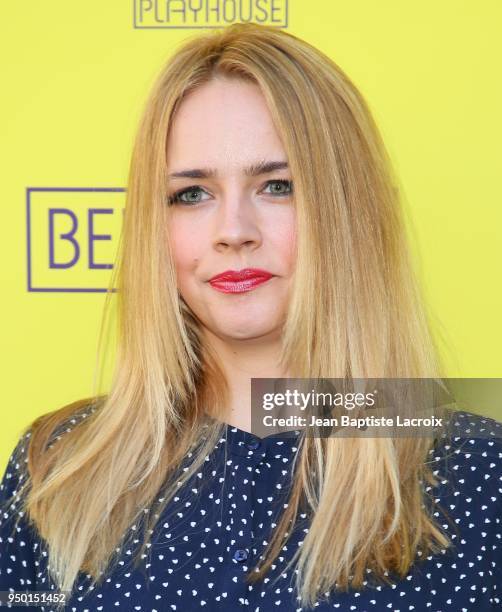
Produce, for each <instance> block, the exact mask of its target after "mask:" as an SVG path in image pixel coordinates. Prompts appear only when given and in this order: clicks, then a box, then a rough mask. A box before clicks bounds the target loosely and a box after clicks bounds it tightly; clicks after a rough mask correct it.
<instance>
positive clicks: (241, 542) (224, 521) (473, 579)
mask: <svg viewBox="0 0 502 612" xmlns="http://www.w3.org/2000/svg"><path fill="white" fill-rule="evenodd" d="M87 414H88V413H86V412H83V413H82V414H81V415H79V418H85V416H86V415H87ZM454 414H455V419H456V420H457V422H456V424H459V423H460V424H461V425H463V426H464V429H465V431H466V432H467V433H466V435H465V436H458V437H457V436H455V437H448V438H446V439H443V440H441V441H439V442H438V444H437V445H436V447H435V448H433V449H432V450H431V451H430V462H431V463H432V464H434V474H435V475H436V476H437V477H438V479H439V484H438V485H437V487H435V489H434V490H433V491H431V490H430V489H431V487H429V486H427V487H426V489H427V490H428V491H429V494H430V495H432V497H434V500H435V501H436V502H437V503H439V505H440V506H441V507H442V508H444V509H445V510H446V511H447V513H448V515H449V516H450V517H451V518H452V519H453V521H454V522H455V524H456V526H457V527H458V530H459V531H458V534H457V533H456V532H455V531H456V530H454V529H452V527H451V525H450V524H449V523H448V521H446V520H445V519H444V518H443V515H442V514H439V512H437V511H435V512H434V516H435V517H436V518H438V520H439V521H440V523H441V524H442V526H443V527H444V529H445V530H446V531H447V533H448V534H449V536H450V538H451V539H452V541H453V544H454V545H455V548H454V549H451V548H449V549H446V550H442V552H441V553H440V554H437V555H435V556H427V557H426V558H425V557H424V558H423V559H421V560H420V563H417V564H415V565H414V566H413V568H412V570H411V571H410V572H409V574H408V575H407V576H406V577H405V578H403V579H401V580H399V581H397V582H396V583H395V584H393V585H392V586H390V585H389V586H372V587H368V586H366V587H365V588H363V589H361V590H351V591H349V592H346V593H343V592H341V593H336V592H334V591H332V592H331V593H327V594H325V598H324V599H323V598H320V600H318V602H317V603H316V605H315V610H317V611H318V612H327V611H328V610H330V611H331V610H340V611H343V612H345V611H352V610H354V611H356V612H363V611H369V612H382V611H384V610H392V611H393V612H405V611H408V610H415V611H416V612H423V611H430V612H447V611H450V610H451V612H473V611H476V612H483V611H488V610H490V611H493V610H502V526H501V519H502V423H500V422H499V421H495V420H493V419H490V418H488V417H481V416H478V415H474V414H472V413H469V412H465V411H456V412H455V413H454ZM72 422H73V423H76V422H77V420H76V419H75V418H74V419H73V420H72ZM471 427H472V429H471ZM470 431H473V432H474V431H478V432H479V431H483V432H485V433H486V435H485V433H483V435H482V436H478V435H477V434H475V433H472V435H471V434H469V432H470ZM29 435H30V434H29V432H28V433H27V434H26V435H25V436H24V437H22V438H21V439H20V441H19V443H18V445H17V446H16V448H15V450H14V452H13V453H12V455H11V458H10V461H9V464H8V466H7V469H6V472H5V474H4V477H3V481H2V484H1V486H0V501H5V500H6V499H7V498H8V497H10V496H11V495H12V494H15V492H16V490H17V489H18V486H19V484H20V483H21V482H22V481H23V480H24V478H25V468H26V449H27V443H28V441H29V440H28V438H29ZM298 435H299V434H298V432H296V434H295V435H293V436H292V437H291V436H287V435H286V436H284V435H274V436H269V437H266V438H263V439H260V438H257V437H256V436H255V435H253V434H251V433H249V432H246V431H243V430H241V429H238V428H235V427H232V426H230V425H227V426H226V428H225V435H224V436H223V437H222V438H221V439H220V440H219V442H218V444H217V445H216V446H215V448H214V451H212V453H211V454H210V455H208V456H206V461H205V463H204V465H203V468H202V469H201V471H200V472H198V473H196V474H194V476H193V477H192V479H191V480H189V481H188V482H187V483H184V484H183V485H182V486H181V487H180V489H179V492H178V493H177V495H176V496H175V497H174V499H173V500H172V501H171V504H170V505H168V506H167V508H166V510H165V513H164V515H163V516H161V517H160V519H159V521H158V523H157V524H156V527H155V529H154V533H153V534H152V539H151V545H150V546H149V548H148V554H147V557H148V558H145V564H144V568H143V569H141V566H140V567H138V568H136V569H135V568H134V567H133V564H132V557H133V554H134V551H133V550H131V548H128V547H126V548H125V549H124V550H123V551H122V553H121V557H120V561H119V562H118V565H117V566H116V568H117V569H115V570H113V572H112V573H111V575H109V576H108V577H106V579H105V580H104V581H103V582H102V583H101V585H99V586H98V587H95V588H92V589H90V590H87V587H88V586H89V585H90V580H89V578H90V577H89V576H88V575H85V574H83V573H81V574H79V580H78V583H77V587H76V590H75V591H74V593H73V595H72V596H71V598H70V600H69V602H68V603H67V606H66V608H65V609H66V610H70V611H72V612H77V611H78V612H86V611H88V612H95V611H97V610H104V611H105V612H110V611H111V610H116V609H119V610H131V611H133V610H138V611H148V612H155V611H156V612H161V611H171V610H180V611H183V612H186V611H192V610H207V611H212V610H214V611H217V610H218V611H219V610H227V611H231V612H235V611H237V610H245V611H249V612H271V611H273V610H278V611H281V612H300V611H301V610H305V608H301V607H300V605H299V602H298V597H297V595H296V593H295V589H294V580H293V578H294V575H293V574H294V571H295V570H294V569H293V570H289V571H288V572H284V567H285V564H286V563H287V561H288V560H290V559H291V556H292V554H293V553H294V551H295V550H296V549H297V547H298V546H301V544H302V542H303V538H304V537H305V534H306V533H307V532H308V522H307V521H306V515H305V514H301V515H300V517H299V522H298V525H297V527H295V529H293V530H292V534H291V536H290V539H289V540H288V541H287V542H286V544H285V545H284V546H283V549H282V552H281V554H280V556H279V557H278V558H277V559H276V561H275V562H274V564H273V565H272V569H271V570H270V572H269V574H268V575H267V577H265V579H264V580H263V581H261V582H259V583H256V584H254V585H248V584H247V583H246V582H245V581H244V575H245V574H246V573H247V572H248V570H250V569H251V568H252V567H254V565H255V563H256V561H257V559H258V558H260V557H261V556H262V555H261V553H262V552H263V551H264V549H265V545H266V543H267V541H268V540H269V537H270V532H271V530H272V529H273V528H274V527H275V526H276V523H277V519H278V515H279V512H280V510H282V509H283V507H284V504H285V503H287V502H286V501H285V500H286V498H287V492H288V487H289V484H288V479H289V478H290V474H289V470H288V464H290V462H291V460H292V458H293V457H294V455H295V453H296V451H297V450H298V447H297V443H298ZM14 499H15V497H14ZM14 503H16V502H14ZM145 512H148V510H147V509H145ZM9 516H10V515H7V514H6V513H4V514H3V515H1V516H0V591H8V590H11V591H12V590H14V591H49V590H56V589H55V585H53V584H51V582H50V579H49V576H48V573H47V565H46V561H47V548H46V544H45V543H44V541H43V540H42V539H41V538H40V537H39V536H38V535H37V533H36V531H35V530H34V529H33V528H32V527H31V526H30V525H29V524H28V523H27V521H25V518H24V516H22V517H21V521H20V523H19V526H18V528H17V530H16V531H15V532H14V533H11V531H12V519H11V518H9ZM135 528H136V526H135V525H133V526H131V530H132V532H133V531H134V529H135ZM132 532H131V533H132ZM133 535H134V534H133ZM131 541H132V540H131ZM136 541H138V540H136ZM419 554H420V553H419ZM367 571H368V572H369V570H367ZM275 578H277V580H276V581H274V579H275ZM25 609H26V608H25ZM30 609H33V610H45V611H47V612H49V610H52V609H54V606H51V605H46V606H41V607H36V608H35V607H32V608H30Z"/></svg>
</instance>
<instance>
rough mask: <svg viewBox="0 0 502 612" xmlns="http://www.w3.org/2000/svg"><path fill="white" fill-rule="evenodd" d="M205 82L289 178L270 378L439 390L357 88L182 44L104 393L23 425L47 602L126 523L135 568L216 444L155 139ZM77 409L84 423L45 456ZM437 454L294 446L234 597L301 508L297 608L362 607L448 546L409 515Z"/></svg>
mask: <svg viewBox="0 0 502 612" xmlns="http://www.w3.org/2000/svg"><path fill="white" fill-rule="evenodd" d="M214 75H224V76H226V77H228V78H239V79H246V80H249V81H251V82H254V83H256V84H258V85H259V87H260V88H261V91H262V92H263V95H264V96H265V98H266V101H267V103H268V107H269V109H270V112H271V114H272V117H273V120H274V123H275V125H276V128H277V130H278V133H279V134H280V136H281V139H282V142H283V145H284V148H285V151H286V154H287V159H288V162H289V165H290V168H291V173H292V177H293V181H294V194H295V195H294V198H295V206H296V210H297V228H298V231H297V235H298V244H297V265H296V270H295V278H294V287H293V290H292V294H291V301H290V304H289V310H288V316H287V320H286V322H285V324H284V330H283V353H282V359H281V363H283V364H285V365H287V369H288V371H289V372H291V373H292V376H295V377H299V378H309V377H312V378H315V377H317V378H322V377H331V378H343V377H349V378H350V377H354V378H356V377H361V378H366V377H368V378H371V377H375V378H379V377H388V378H389V377H396V378H397V377H410V378H414V377H416V378H419V377H428V378H433V377H437V376H442V375H443V372H442V371H441V367H442V366H441V365H440V361H439V358H438V357H437V354H438V351H437V346H436V345H435V343H434V341H433V339H432V334H431V325H430V314H428V313H427V309H426V306H425V304H424V301H423V298H422V297H421V293H420V287H419V283H418V281H417V275H416V273H415V272H414V270H413V266H412V255H411V252H410V249H409V244H408V240H407V238H406V226H405V220H404V215H403V207H402V200H401V197H400V190H399V188H398V183H397V180H396V178H395V176H394V175H393V172H392V169H391V164H390V161H389V157H388V154H387V153H386V150H385V147H384V144H383V142H382V139H381V136H380V135H379V131H378V129H377V127H376V125H375V121H374V119H373V118H372V115H371V112H370V110H369V108H368V106H367V104H366V103H365V101H364V99H363V98H362V96H361V94H360V93H359V91H358V90H357V88H356V87H355V86H354V85H353V83H352V82H351V81H350V80H349V79H348V77H347V76H346V75H345V74H344V73H343V71H342V70H341V69H340V68H339V67H338V66H337V65H336V64H335V63H334V62H333V61H332V60H331V59H330V58H328V57H327V56H325V55H324V54H323V53H321V52H320V51H319V50H317V49H316V48H314V47H313V46H311V45H310V44H308V43H307V42H305V41H302V40H300V39H298V38H296V37H295V36H293V35H292V34H290V33H287V32H284V31H280V30H278V29H276V28H273V27H269V26H263V25H257V24H250V23H248V24H241V23H239V24H234V25H231V26H229V27H226V28H224V29H222V30H216V31H212V32H211V33H209V34H204V35H198V36H196V37H195V38H193V39H189V40H187V41H185V42H184V43H183V45H182V46H181V47H180V48H179V49H178V50H177V52H176V53H175V54H174V55H173V56H172V57H171V58H170V59H169V60H168V61H167V63H166V65H165V66H164V68H163V69H162V71H161V73H160V76H159V77H158V79H157V81H156V82H155V84H154V86H153V89H152V91H151V93H150V96H149V97H148V100H147V103H146V106H145V108H144V112H143V114H142V118H141V121H140V125H139V128H138V131H137V136H136V140H135V144H134V149H133V154H132V159H131V165H130V173H129V179H128V185H127V196H126V198H127V199H126V208H125V215H124V222H123V228H122V234H121V240H120V248H119V254H118V259H117V264H116V266H115V270H114V273H113V275H112V279H111V283H110V287H116V288H117V295H116V297H117V306H118V312H117V323H118V332H117V333H118V336H117V337H118V342H117V356H116V362H115V369H114V371H113V379H112V383H111V387H110V390H109V392H108V393H106V394H104V393H97V392H96V393H95V395H94V396H93V397H92V398H89V399H88V400H87V399H86V400H82V401H80V402H76V403H75V404H72V405H70V406H67V407H65V408H63V409H61V410H57V411H55V412H53V413H50V414H47V415H44V416H42V417H40V418H38V419H37V420H36V421H34V423H32V424H31V426H30V431H31V436H30V445H29V450H28V471H29V479H28V481H27V483H26V485H27V486H26V500H25V509H26V512H27V515H28V516H29V517H30V519H31V520H32V521H33V522H34V523H35V524H36V526H37V528H38V530H39V533H40V534H41V536H43V538H45V540H46V542H47V543H48V544H49V570H50V572H51V576H52V578H53V580H55V581H56V582H57V584H58V585H59V588H61V589H71V588H72V587H73V585H74V584H75V581H76V578H77V575H78V572H79V571H84V572H87V573H89V574H90V575H91V576H92V578H93V580H94V581H96V583H97V582H99V580H101V579H102V578H103V577H104V576H106V574H107V572H109V571H110V570H111V568H112V566H113V563H114V561H116V560H117V559H118V558H119V554H117V551H118V550H120V546H121V543H122V540H123V536H124V534H126V533H127V531H128V529H129V528H130V526H131V525H132V524H135V526H138V529H139V526H140V527H141V529H142V533H143V539H142V545H141V548H140V550H139V552H138V555H137V560H138V562H139V561H141V559H143V558H144V557H145V555H144V550H145V547H146V545H147V542H148V538H149V536H150V535H151V533H152V529H153V526H154V524H155V522H156V520H157V519H158V517H159V516H160V513H161V512H162V509H163V508H164V507H165V505H166V504H167V503H168V502H169V500H170V499H171V497H172V496H173V495H174V493H175V492H176V490H177V487H178V486H179V485H177V482H176V480H177V479H178V477H176V478H174V476H177V468H179V466H180V465H181V464H182V462H185V461H186V460H187V458H188V457H191V458H192V460H191V461H190V467H189V470H188V471H186V472H184V474H183V479H186V480H188V479H189V478H190V476H191V475H192V474H194V473H195V471H196V470H197V469H198V468H199V467H200V466H201V464H202V463H203V461H204V457H205V455H206V454H207V453H208V452H210V451H211V449H212V448H214V445H215V444H216V443H217V441H218V439H219V437H220V436H221V434H222V431H223V427H224V415H225V411H224V408H225V406H226V405H227V404H226V403H227V400H228V387H227V384H226V381H225V379H224V376H223V373H222V369H221V367H220V365H219V364H218V360H217V358H216V356H215V355H214V354H212V353H211V352H210V350H209V348H208V347H207V346H206V345H204V344H203V342H202V334H201V327H200V322H199V321H198V319H197V317H196V316H195V315H194V313H192V312H191V310H190V308H189V307H188V306H187V304H186V303H185V302H184V301H183V299H182V298H181V297H180V295H179V293H178V290H177V285H176V275H175V270H174V266H173V261H172V257H171V251H170V248H169V243H168V241H167V235H166V227H167V224H168V222H169V211H168V209H167V207H166V194H167V185H168V179H167V168H166V140H167V134H168V132H169V129H170V125H171V123H172V120H173V116H174V113H175V111H176V109H177V107H178V106H179V104H180V103H181V102H182V101H183V97H184V96H185V95H187V94H188V93H189V92H191V91H193V90H195V89H196V88H197V87H199V86H200V85H201V84H203V83H205V82H207V81H208V80H209V79H211V78H212V77H213V76H214ZM111 295H112V292H111V290H110V292H109V294H108V295H107V301H106V306H105V316H104V317H103V321H104V320H105V318H106V312H107V311H108V310H109V307H110V296H111ZM103 329H104V327H103V326H102V328H101V334H100V346H101V344H102V337H103ZM94 391H96V389H94ZM85 407H90V409H91V414H90V415H89V416H88V417H87V418H86V419H84V420H82V421H81V422H79V423H78V424H77V426H74V427H73V428H71V430H69V431H68V432H66V433H65V435H63V436H60V437H58V439H57V440H56V441H55V442H54V443H50V442H51V440H52V439H53V438H54V436H55V433H56V432H57V431H59V429H61V428H64V427H65V423H67V422H68V419H70V418H71V417H72V415H74V414H75V413H76V411H78V410H79V409H80V408H85ZM58 428H59V429H58ZM49 443H50V444H49ZM432 444H433V440H431V439H430V438H423V437H415V438H398V439H392V438H382V437H377V438H362V437H360V438H333V437H332V438H312V437H311V438H308V437H302V438H301V440H300V442H299V448H298V454H297V456H296V460H295V462H294V479H293V481H292V482H293V485H292V487H291V491H290V497H289V502H288V504H287V507H285V509H284V511H283V513H282V516H281V519H280V522H279V523H278V525H277V527H276V529H275V530H274V534H273V537H272V538H271V541H270V542H269V546H268V548H267V555H266V556H265V559H264V563H263V564H262V565H261V566H260V567H257V568H253V570H251V571H250V572H249V574H248V579H249V581H250V582H254V581H257V580H261V579H263V577H264V576H265V575H266V573H267V571H268V569H269V568H270V566H271V564H272V562H273V561H274V559H275V558H276V557H277V555H278V553H279V551H280V549H281V547H282V546H283V545H284V541H285V540H284V537H285V536H286V537H287V535H288V529H289V527H290V525H291V524H294V521H295V519H296V517H297V513H298V511H299V508H300V507H301V504H305V507H307V508H308V509H309V512H310V517H311V522H310V528H309V530H308V533H307V535H306V537H305V538H304V541H303V544H302V546H301V547H299V549H298V551H297V553H296V555H295V559H294V560H295V563H296V568H297V572H296V580H297V583H296V587H297V590H298V594H299V595H300V597H301V605H303V606H312V605H313V604H314V603H315V602H316V600H317V598H318V597H319V596H320V595H321V594H322V593H323V592H326V591H328V590H329V589H332V588H333V587H334V585H335V583H336V586H337V588H339V589H343V590H345V589H348V588H349V587H353V588H361V587H362V586H363V585H364V584H366V579H367V578H368V576H367V572H368V571H370V572H371V573H372V576H373V578H375V579H377V580H380V579H381V580H382V581H384V582H388V578H387V576H389V572H391V571H395V572H397V573H398V574H399V575H401V576H404V575H405V574H406V573H407V572H408V571H409V569H410V567H411V566H412V564H413V563H414V561H415V559H416V553H417V550H419V549H420V551H421V554H422V555H423V556H425V555H426V554H427V553H429V552H436V551H438V550H440V548H442V547H447V546H449V545H450V544H451V542H450V541H449V539H448V537H447V536H446V534H445V533H444V532H443V531H442V530H441V529H440V526H439V525H437V524H436V523H435V521H434V520H433V517H432V516H431V515H430V513H429V512H428V511H427V508H426V506H425V505H424V504H423V500H424V493H423V490H422V483H424V482H429V483H431V484H434V483H435V482H436V481H435V479H434V476H433V474H432V472H431V470H430V468H429V466H428V464H427V456H428V453H429V451H430V449H431V446H432ZM160 490H162V491H164V493H163V497H162V498H160V499H161V500H163V502H162V503H161V502H160V501H159V498H158V497H157V496H158V493H159V491H160ZM145 508H147V509H150V510H151V511H150V512H144V509H145ZM138 529H136V532H135V533H138ZM256 569H257V570H258V571H255V570H256Z"/></svg>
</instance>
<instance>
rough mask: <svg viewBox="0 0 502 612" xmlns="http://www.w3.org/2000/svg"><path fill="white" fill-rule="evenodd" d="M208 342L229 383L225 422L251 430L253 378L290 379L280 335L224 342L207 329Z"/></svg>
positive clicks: (206, 338)
mask: <svg viewBox="0 0 502 612" xmlns="http://www.w3.org/2000/svg"><path fill="white" fill-rule="evenodd" d="M205 341H206V342H209V343H210V346H211V348H212V350H213V351H214V352H215V354H216V355H217V358H218V360H219V363H220V366H221V367H222V369H223V372H224V375H225V378H226V380H227V382H228V387H229V391H230V396H229V406H227V409H226V417H225V419H224V421H225V422H226V423H228V424H229V425H232V426H234V427H238V428H239V429H243V430H244V431H251V379H252V378H287V377H288V373H287V371H286V370H285V369H283V368H281V367H280V366H279V356H280V349H281V339H280V335H279V334H276V335H274V336H267V337H261V338H251V339H246V340H235V339H233V338H231V339H226V338H225V339H222V338H220V337H219V336H215V335H214V334H213V333H212V332H209V331H208V330H205Z"/></svg>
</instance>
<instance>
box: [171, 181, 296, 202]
mask: <svg viewBox="0 0 502 612" xmlns="http://www.w3.org/2000/svg"><path fill="white" fill-rule="evenodd" d="M273 183H280V184H281V185H285V186H286V187H288V188H289V191H288V192H286V193H277V194H271V195H276V196H278V197H285V196H289V195H291V193H292V192H293V191H292V190H293V181H288V180H286V179H276V180H270V181H267V182H266V184H265V187H267V186H268V185H270V184H273ZM199 189H202V187H200V185H191V186H190V187H186V188H185V189H180V190H179V191H176V192H175V193H173V194H172V195H171V196H168V198H167V203H168V204H169V205H172V204H183V205H186V206H196V205H197V204H201V202H185V201H184V200H181V196H182V195H183V194H185V193H189V192H190V191H196V190H199Z"/></svg>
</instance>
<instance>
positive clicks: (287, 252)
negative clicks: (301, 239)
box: [273, 217, 296, 272]
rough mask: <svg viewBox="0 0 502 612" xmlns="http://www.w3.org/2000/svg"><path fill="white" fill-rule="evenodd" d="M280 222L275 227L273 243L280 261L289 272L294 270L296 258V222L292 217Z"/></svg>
mask: <svg viewBox="0 0 502 612" xmlns="http://www.w3.org/2000/svg"><path fill="white" fill-rule="evenodd" d="M282 221H283V222H282V223H281V224H280V225H277V226H276V227H277V230H276V232H275V234H274V238H273V241H274V243H275V248H276V249H277V252H278V253H280V254H281V260H282V261H283V262H284V263H285V265H286V267H287V269H288V271H290V272H291V271H293V270H294V268H295V258H296V220H295V218H294V217H288V218H286V219H283V220H282Z"/></svg>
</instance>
